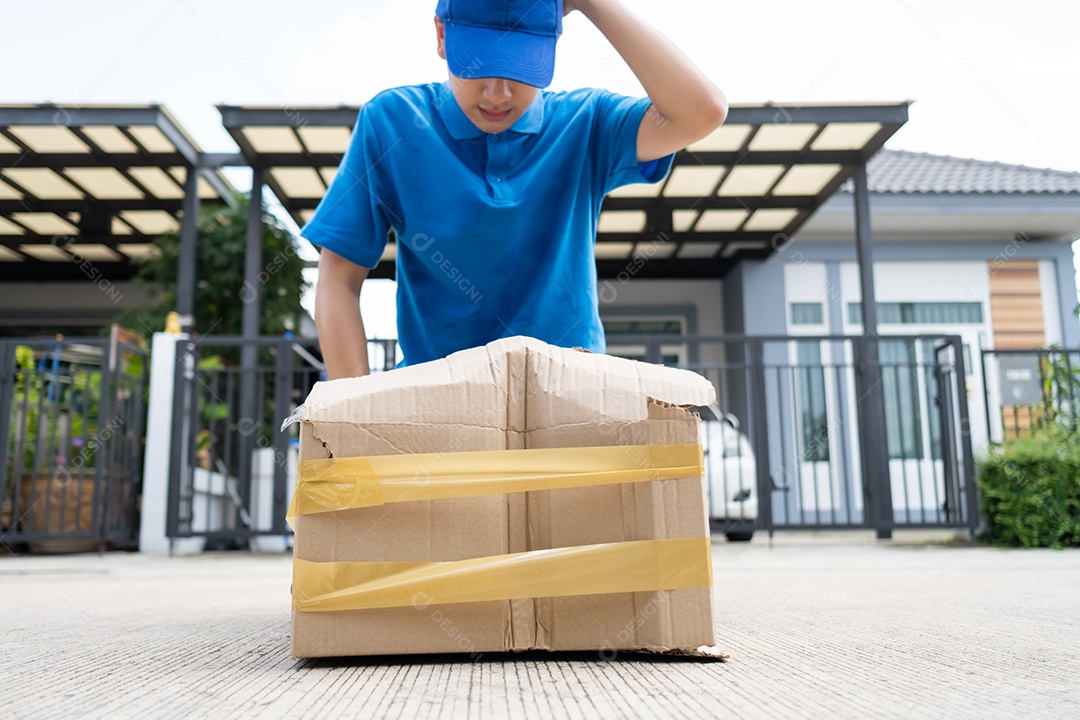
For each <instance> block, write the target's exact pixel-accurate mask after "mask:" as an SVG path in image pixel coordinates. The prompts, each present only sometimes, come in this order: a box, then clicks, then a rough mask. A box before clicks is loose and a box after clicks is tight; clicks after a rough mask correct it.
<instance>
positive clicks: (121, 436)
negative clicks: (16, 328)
mask: <svg viewBox="0 0 1080 720" xmlns="http://www.w3.org/2000/svg"><path fill="white" fill-rule="evenodd" d="M146 360H147V356H146V352H145V351H144V350H143V349H142V348H141V347H139V346H138V345H135V344H132V343H130V342H125V341H124V339H123V338H122V337H121V336H120V335H119V334H118V333H116V332H114V334H113V336H112V337H109V338H99V337H94V338H68V339H56V340H42V339H5V340H0V439H2V440H3V442H0V468H3V474H2V476H0V491H2V492H0V498H2V499H3V512H2V519H0V536H2V537H0V542H2V543H3V544H4V545H5V546H8V547H9V548H10V547H26V548H28V549H29V550H31V551H34V552H69V551H85V550H95V549H96V550H103V549H105V548H106V547H112V548H117V549H134V548H135V546H136V545H137V538H138V521H139V517H138V513H139V489H140V485H141V475H142V448H143V429H144V424H145V420H146V400H147V370H148V368H147V367H146Z"/></svg>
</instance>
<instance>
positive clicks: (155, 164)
mask: <svg viewBox="0 0 1080 720" xmlns="http://www.w3.org/2000/svg"><path fill="white" fill-rule="evenodd" d="M218 109H219V111H220V113H221V117H222V124H223V125H224V127H225V129H226V130H227V131H228V132H229V134H230V135H231V136H232V138H233V139H234V140H235V141H236V144H237V147H238V148H239V152H235V151H234V152H228V153H205V152H202V151H201V150H200V149H199V148H198V146H197V145H196V144H195V143H194V141H193V140H191V138H190V137H189V136H188V135H187V134H186V133H185V132H184V131H183V130H182V129H181V128H180V126H179V125H178V124H177V123H176V121H175V120H174V119H173V118H172V116H171V115H170V114H169V113H168V112H167V111H166V110H165V109H164V108H163V107H160V106H156V105H149V106H118V107H76V106H58V105H36V106H15V105H8V106H0V277H3V278H15V277H18V278H21V279H33V280H59V279H68V278H77V277H79V276H80V275H85V272H86V271H85V268H83V267H79V266H78V264H77V263H71V262H65V261H70V260H72V259H74V258H80V259H85V260H88V261H91V262H93V263H94V267H95V268H96V270H97V271H98V272H100V273H101V274H102V275H103V276H108V277H113V278H116V279H126V278H128V277H130V276H131V274H132V272H133V270H132V267H131V264H130V258H133V257H138V256H139V255H140V254H145V253H147V252H150V251H151V245H150V242H151V240H152V238H153V237H154V236H155V235H157V234H160V233H162V232H166V231H170V230H175V229H176V226H177V222H178V221H179V222H180V224H181V231H180V235H181V252H180V268H179V283H178V298H177V304H178V308H177V309H178V311H179V313H180V315H181V324H182V325H185V326H186V325H187V324H188V323H189V322H190V320H189V318H190V314H191V311H192V304H193V297H194V286H195V278H194V264H195V243H196V227H195V219H196V218H197V216H198V206H199V203H200V201H204V200H206V201H226V202H227V201H229V200H230V199H231V198H230V195H229V193H230V188H229V186H228V184H227V183H226V181H225V179H224V178H223V177H222V176H221V174H220V169H221V168H223V167H227V166H233V167H236V166H244V167H249V168H251V172H252V188H253V197H261V193H262V190H263V188H264V186H268V187H269V188H270V189H271V191H273V193H274V195H275V196H276V197H277V199H278V200H279V201H280V203H281V204H282V206H283V207H284V208H285V210H286V211H287V212H288V213H289V214H290V216H291V217H292V218H293V219H294V220H295V221H296V223H297V224H298V225H301V226H302V225H303V224H304V223H305V222H307V220H308V219H309V218H310V217H311V214H312V213H313V212H314V209H315V207H316V206H317V205H318V202H319V200H320V199H321V198H322V196H323V194H324V193H325V192H326V189H327V187H328V186H329V184H330V183H331V182H332V180H333V177H334V173H335V172H336V169H337V166H338V164H339V163H340V161H341V158H342V156H343V155H344V153H345V150H346V148H347V147H348V143H349V138H350V134H351V132H352V127H353V124H354V122H355V120H356V115H357V112H358V110H359V108H358V107H350V106H338V107H299V108H298V107H284V108H283V107H238V106H228V105H223V106H219V108H218ZM907 117H908V103H906V102H905V103H860V104H800V105H783V104H773V103H766V104H759V105H736V106H733V107H732V108H731V110H730V112H729V115H728V119H727V121H726V122H725V124H724V125H723V126H722V127H720V128H719V129H718V130H717V131H716V132H714V133H713V134H711V135H710V136H708V137H706V138H704V139H703V140H701V141H699V142H697V143H694V144H693V145H692V146H691V147H689V148H687V149H686V150H684V151H682V152H680V153H678V154H677V155H676V158H675V164H674V167H673V169H672V171H671V173H670V174H669V176H668V177H667V178H666V179H665V180H664V181H663V182H662V183H659V184H655V185H644V184H643V185H632V186H628V187H624V188H620V189H618V190H616V191H615V192H613V193H611V194H610V195H609V196H608V197H607V198H605V200H604V203H603V207H602V210H601V214H600V219H599V226H598V234H597V242H596V246H595V247H596V250H595V253H596V262H597V271H598V274H599V276H600V277H601V278H605V277H617V276H619V274H620V273H625V272H627V271H628V270H629V269H630V268H633V275H634V277H640V278H718V277H722V276H723V275H724V274H725V273H726V272H727V271H728V270H730V269H731V268H732V267H734V266H735V265H736V264H737V263H739V262H740V261H742V260H746V259H764V258H767V257H769V256H770V255H771V254H772V253H774V252H776V251H777V250H779V249H780V248H781V247H783V246H784V245H785V244H786V243H787V242H789V240H790V238H791V237H792V236H793V235H794V233H795V232H796V231H797V230H798V229H799V227H800V226H801V225H802V224H803V223H804V222H805V221H806V220H807V219H808V218H809V217H810V216H811V215H812V214H813V213H814V211H815V210H816V209H817V208H818V207H820V206H821V204H822V203H824V202H825V201H826V200H827V199H828V198H829V197H830V196H831V195H832V194H833V193H834V192H835V191H836V190H837V188H839V187H840V185H841V184H842V183H843V182H844V181H845V180H847V179H849V178H851V179H853V185H854V197H855V218H856V227H855V231H856V232H855V235H856V242H857V246H858V250H859V253H858V256H859V267H860V275H861V279H862V291H863V292H862V297H863V304H864V307H863V322H864V325H865V327H866V329H867V331H868V332H876V327H877V323H876V313H875V312H874V307H873V297H874V292H873V277H872V274H871V272H870V267H871V261H872V258H871V238H870V218H869V198H868V190H867V185H866V161H867V160H868V159H869V158H870V157H871V156H872V155H873V154H874V153H875V152H876V151H877V150H878V149H880V148H881V147H882V146H883V145H884V144H885V142H886V141H887V140H888V139H889V138H890V137H891V136H892V135H893V134H894V133H895V132H896V131H897V130H898V129H899V128H900V127H901V126H902V125H903V124H904V123H905V122H906V121H907ZM191 169H195V170H196V172H194V173H190V172H188V171H189V170H191ZM196 178H197V179H198V181H197V182H196ZM260 212H261V208H260V206H259V204H258V203H255V204H253V205H252V209H251V212H250V215H249V222H248V225H249V229H248V244H247V256H246V258H245V275H246V278H247V280H248V282H249V284H250V286H251V287H256V288H257V287H259V283H258V274H259V272H260V270H261V265H262V247H261V241H260V240H261V234H260V227H261V226H260V223H259V222H258V220H259V217H260V215H259V213H260ZM395 251H396V245H395V244H394V243H393V242H391V243H390V244H389V245H388V246H387V250H386V253H385V255H384V257H383V259H384V260H385V261H390V262H381V263H379V265H378V267H376V268H374V270H373V271H372V273H371V276H372V277H375V278H379V277H382V278H387V277H393V272H394V267H393V262H392V260H393V258H394V255H395ZM646 257H647V258H648V262H641V261H640V260H641V259H642V258H646ZM258 317H259V303H258V302H257V301H256V302H249V303H246V304H245V306H244V334H245V335H249V336H255V335H257V332H258V331H257V328H258Z"/></svg>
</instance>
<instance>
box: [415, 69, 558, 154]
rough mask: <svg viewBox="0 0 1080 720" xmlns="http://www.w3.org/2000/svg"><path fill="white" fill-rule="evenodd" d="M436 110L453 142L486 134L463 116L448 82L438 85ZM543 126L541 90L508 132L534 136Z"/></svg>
mask: <svg viewBox="0 0 1080 720" xmlns="http://www.w3.org/2000/svg"><path fill="white" fill-rule="evenodd" d="M436 108H437V109H438V111H439V117H441V118H442V121H443V124H444V125H446V129H447V130H448V131H449V132H450V135H451V137H453V138H454V139H455V140H466V139H468V138H478V137H481V136H482V135H486V134H487V133H485V132H484V131H483V130H481V129H480V128H478V127H476V125H474V124H473V121H472V120H470V119H469V116H468V115H466V114H465V111H463V110H462V109H461V106H460V105H458V102H457V99H456V98H455V97H454V91H453V90H451V89H450V83H449V81H447V82H444V83H441V84H440V85H439V102H438V103H437V105H436ZM543 124H544V91H543V90H541V91H540V92H538V93H536V100H534V101H533V104H532V105H531V106H529V109H528V110H526V111H525V114H524V115H522V116H521V117H519V118H518V119H517V122H515V123H514V124H513V125H511V126H510V128H509V131H510V132H516V133H523V134H525V135H535V134H536V133H538V132H540V128H541V127H542V126H543Z"/></svg>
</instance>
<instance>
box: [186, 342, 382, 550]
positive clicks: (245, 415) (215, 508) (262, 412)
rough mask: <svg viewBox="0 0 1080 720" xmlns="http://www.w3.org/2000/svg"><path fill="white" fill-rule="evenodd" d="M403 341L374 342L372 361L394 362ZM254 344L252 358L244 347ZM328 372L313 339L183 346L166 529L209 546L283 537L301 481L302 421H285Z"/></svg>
mask: <svg viewBox="0 0 1080 720" xmlns="http://www.w3.org/2000/svg"><path fill="white" fill-rule="evenodd" d="M396 345H397V344H396V341H393V340H388V341H372V342H371V343H370V344H369V358H370V359H371V366H372V370H373V371H375V372H381V371H384V370H389V369H391V368H393V367H394V362H395V354H396ZM245 347H247V348H254V349H255V353H254V358H255V362H254V364H250V365H245V364H244V362H243V356H244V352H243V348H245ZM324 378H325V374H324V368H323V364H322V362H321V361H320V360H319V359H318V341H317V340H316V339H314V338H291V337H259V338H255V339H245V338H243V337H238V336H217V337H215V336H205V337H202V338H199V339H197V340H185V341H182V342H181V343H180V344H179V345H178V347H177V356H176V367H175V386H174V387H175V392H174V396H173V422H172V428H173V431H172V449H171V457H170V462H171V467H170V472H169V500H168V514H167V516H166V517H167V520H166V534H167V535H168V536H169V537H170V538H191V537H205V538H206V547H207V548H208V549H238V548H245V547H248V546H249V544H250V542H251V539H252V538H253V537H257V536H277V537H279V538H283V537H285V536H287V535H288V534H289V533H290V531H289V529H288V526H287V525H286V522H285V514H286V510H287V508H288V502H289V499H290V497H291V493H292V488H293V487H294V486H295V484H296V462H297V445H298V440H297V435H296V427H295V426H293V427H291V428H288V429H287V430H286V431H285V432H281V431H280V430H279V428H280V426H281V423H282V420H284V419H285V418H286V417H288V416H289V415H290V414H291V413H292V412H293V410H295V409H296V407H297V406H298V405H300V404H301V403H302V402H303V401H304V398H306V397H307V394H308V392H309V391H310V390H311V388H312V386H313V385H314V384H315V383H316V382H318V381H319V380H321V379H324Z"/></svg>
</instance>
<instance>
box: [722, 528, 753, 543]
mask: <svg viewBox="0 0 1080 720" xmlns="http://www.w3.org/2000/svg"><path fill="white" fill-rule="evenodd" d="M724 535H725V536H726V537H727V539H728V542H750V541H751V540H752V539H753V538H754V531H753V530H728V531H727V532H726V533H724Z"/></svg>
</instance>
